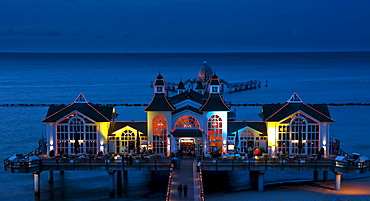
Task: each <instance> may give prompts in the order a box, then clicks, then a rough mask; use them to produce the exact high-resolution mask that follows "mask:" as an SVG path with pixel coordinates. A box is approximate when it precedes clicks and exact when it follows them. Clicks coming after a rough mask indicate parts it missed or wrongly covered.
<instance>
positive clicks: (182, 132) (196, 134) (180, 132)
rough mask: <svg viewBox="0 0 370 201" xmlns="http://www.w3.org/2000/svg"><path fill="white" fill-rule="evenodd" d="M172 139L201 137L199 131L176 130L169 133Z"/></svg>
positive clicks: (201, 132)
mask: <svg viewBox="0 0 370 201" xmlns="http://www.w3.org/2000/svg"><path fill="white" fill-rule="evenodd" d="M171 133H172V135H173V136H174V137H202V134H203V131H202V130H200V129H176V130H174V131H172V132H171Z"/></svg>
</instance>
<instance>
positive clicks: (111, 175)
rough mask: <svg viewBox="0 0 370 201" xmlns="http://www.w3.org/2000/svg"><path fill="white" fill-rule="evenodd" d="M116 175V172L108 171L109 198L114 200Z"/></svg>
mask: <svg viewBox="0 0 370 201" xmlns="http://www.w3.org/2000/svg"><path fill="white" fill-rule="evenodd" d="M114 173H116V171H114V170H113V171H108V174H109V197H111V198H114Z"/></svg>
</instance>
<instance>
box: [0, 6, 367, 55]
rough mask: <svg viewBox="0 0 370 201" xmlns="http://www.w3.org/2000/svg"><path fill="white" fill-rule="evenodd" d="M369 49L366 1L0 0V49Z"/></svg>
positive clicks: (91, 50) (60, 50) (208, 50)
mask: <svg viewBox="0 0 370 201" xmlns="http://www.w3.org/2000/svg"><path fill="white" fill-rule="evenodd" d="M363 50H367V51H369V50H370V1H369V0H213V1H210V0H159V1H155V0H150V1H149V0H141V1H129V0H109V1H101V0H67V1H62V0H55V1H54V0H52V1H51V0H33V1H29V0H1V1H0V51H1V52H8V51H21V52H30V51H32V52H34V51H36V52H49V51H53V52H170V51H176V52H215V51H216V52H235V51H239V52H240V51H242V52H244V51H246V52H260V51H363Z"/></svg>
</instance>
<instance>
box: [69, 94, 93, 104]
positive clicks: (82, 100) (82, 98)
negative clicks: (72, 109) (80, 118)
mask: <svg viewBox="0 0 370 201" xmlns="http://www.w3.org/2000/svg"><path fill="white" fill-rule="evenodd" d="M88 102H89V101H87V99H86V97H85V96H84V95H83V93H80V94H78V96H77V98H76V99H75V101H73V103H88Z"/></svg>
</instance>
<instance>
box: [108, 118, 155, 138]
mask: <svg viewBox="0 0 370 201" xmlns="http://www.w3.org/2000/svg"><path fill="white" fill-rule="evenodd" d="M126 126H130V127H132V128H134V129H136V130H138V131H140V132H142V133H144V134H145V135H147V134H148V132H147V122H146V121H115V122H112V123H111V125H110V128H109V135H111V134H112V133H113V132H115V131H117V130H119V129H121V128H124V127H126Z"/></svg>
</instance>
